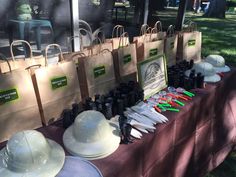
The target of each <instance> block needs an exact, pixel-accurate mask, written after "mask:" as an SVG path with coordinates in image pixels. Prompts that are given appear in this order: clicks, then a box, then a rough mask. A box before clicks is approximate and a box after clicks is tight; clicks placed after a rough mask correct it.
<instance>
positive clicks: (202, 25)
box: [158, 9, 236, 65]
mask: <svg viewBox="0 0 236 177" xmlns="http://www.w3.org/2000/svg"><path fill="white" fill-rule="evenodd" d="M165 14H166V15H165ZM158 15H159V17H160V20H161V21H162V23H163V26H164V28H167V27H168V26H169V25H171V24H175V21H176V15H177V10H173V9H171V12H170V13H169V12H168V10H166V11H161V12H158ZM171 15H172V16H171ZM185 19H186V20H185V21H188V20H192V21H194V22H196V23H197V26H198V30H199V31H201V32H202V57H203V58H204V57H206V56H207V55H209V54H219V55H222V56H223V57H224V58H225V60H226V62H227V63H230V64H233V65H236V14H229V15H227V16H226V19H217V18H203V17H202V14H194V13H193V12H187V13H186V18H185Z"/></svg>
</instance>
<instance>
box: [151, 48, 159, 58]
mask: <svg viewBox="0 0 236 177" xmlns="http://www.w3.org/2000/svg"><path fill="white" fill-rule="evenodd" d="M157 54H158V49H157V48H156V49H151V50H150V51H149V56H150V57H152V56H155V55H157Z"/></svg>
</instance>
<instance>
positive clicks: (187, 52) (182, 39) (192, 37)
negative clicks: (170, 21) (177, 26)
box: [177, 22, 202, 62]
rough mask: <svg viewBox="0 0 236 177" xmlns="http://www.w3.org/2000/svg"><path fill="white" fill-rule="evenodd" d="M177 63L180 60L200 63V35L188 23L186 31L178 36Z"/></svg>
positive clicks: (194, 25) (193, 24) (191, 24)
mask: <svg viewBox="0 0 236 177" xmlns="http://www.w3.org/2000/svg"><path fill="white" fill-rule="evenodd" d="M178 36H179V37H178V48H177V62H178V61H181V60H187V61H190V60H194V62H198V61H201V48H202V33H201V32H199V31H197V27H196V24H195V23H193V22H190V23H189V25H188V27H187V29H186V30H183V31H182V32H180V33H179V35H178Z"/></svg>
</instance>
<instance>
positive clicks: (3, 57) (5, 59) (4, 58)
mask: <svg viewBox="0 0 236 177" xmlns="http://www.w3.org/2000/svg"><path fill="white" fill-rule="evenodd" d="M0 57H1V59H0V60H3V61H6V62H7V65H8V67H9V72H11V71H12V69H11V64H10V63H9V61H8V59H7V57H6V56H5V55H3V54H2V53H0Z"/></svg>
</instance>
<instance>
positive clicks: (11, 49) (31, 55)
mask: <svg viewBox="0 0 236 177" xmlns="http://www.w3.org/2000/svg"><path fill="white" fill-rule="evenodd" d="M16 43H24V44H26V45H27V46H28V47H29V49H30V58H33V52H32V48H31V45H30V44H29V43H28V42H27V41H25V40H16V41H13V42H12V43H11V46H10V52H11V58H12V60H13V61H15V56H14V53H13V45H14V44H16Z"/></svg>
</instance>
